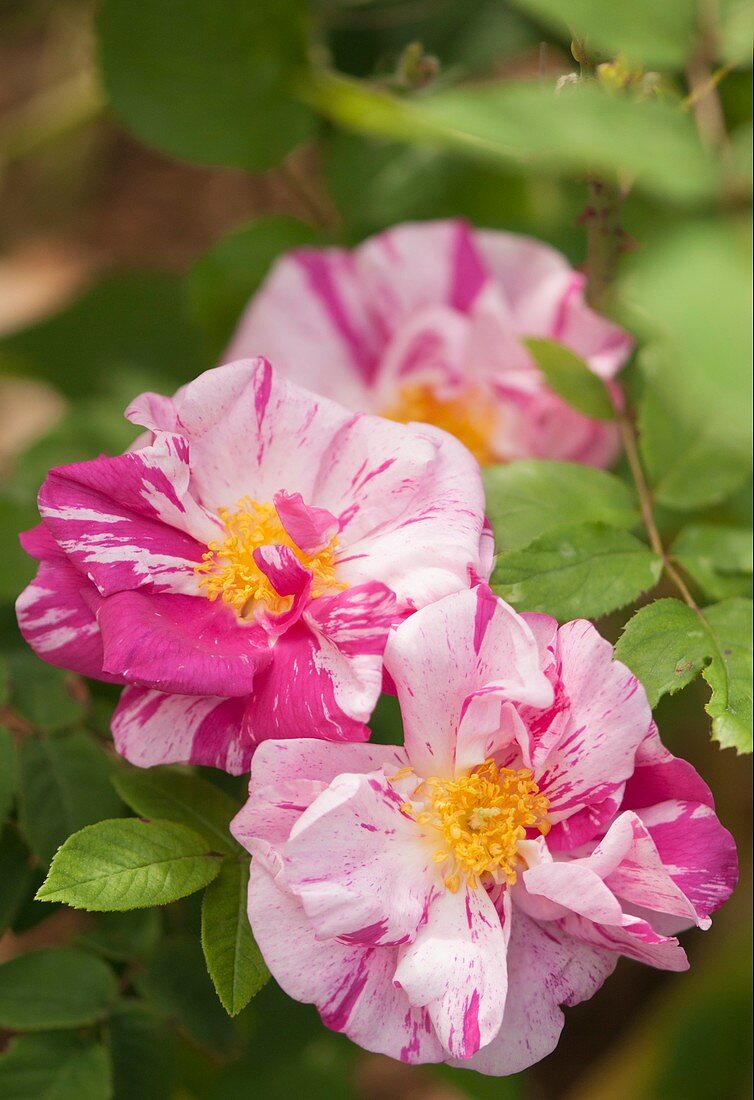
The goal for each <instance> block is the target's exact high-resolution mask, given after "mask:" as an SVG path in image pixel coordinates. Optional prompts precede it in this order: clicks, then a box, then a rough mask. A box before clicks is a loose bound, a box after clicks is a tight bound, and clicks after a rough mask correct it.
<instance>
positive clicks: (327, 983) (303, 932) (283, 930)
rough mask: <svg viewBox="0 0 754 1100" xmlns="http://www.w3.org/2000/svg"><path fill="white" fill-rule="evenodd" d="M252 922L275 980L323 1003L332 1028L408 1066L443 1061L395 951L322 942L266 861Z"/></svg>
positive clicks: (255, 877) (256, 873)
mask: <svg viewBox="0 0 754 1100" xmlns="http://www.w3.org/2000/svg"><path fill="white" fill-rule="evenodd" d="M249 920H250V921H251V926H252V929H253V931H254V936H255V938H256V941H257V943H258V944H259V947H260V949H261V951H262V954H263V956H264V959H265V962H266V963H267V965H268V967H269V968H270V970H271V971H272V974H273V975H274V977H275V980H276V981H277V982H278V983H279V985H280V986H281V987H282V988H283V989H284V990H285V992H286V993H288V994H289V996H291V997H294V998H295V999H296V1000H298V1001H304V1002H307V1003H314V1004H316V1006H317V1008H318V1009H319V1012H320V1014H321V1016H322V1020H323V1022H324V1023H325V1024H326V1026H327V1027H329V1028H332V1030H333V1031H342V1032H344V1033H345V1034H346V1035H348V1036H349V1038H350V1039H352V1040H353V1042H355V1043H358V1044H359V1045H360V1046H362V1047H364V1048H365V1049H366V1050H371V1051H375V1052H376V1053H380V1054H388V1055H390V1057H392V1058H399V1059H400V1060H401V1061H404V1062H440V1061H443V1059H444V1052H443V1049H442V1047H441V1045H440V1044H439V1042H438V1041H437V1039H436V1038H435V1036H434V1032H433V1029H432V1025H431V1023H430V1021H429V1016H428V1014H427V1012H426V1010H425V1009H416V1008H412V1007H411V1005H410V1004H409V1003H408V998H407V997H406V995H405V993H403V992H402V991H401V990H399V989H396V987H395V986H394V985H393V980H392V978H393V972H394V970H395V962H396V952H395V949H391V948H377V949H374V948H369V947H363V946H361V945H346V944H343V943H340V942H339V941H337V940H324V941H323V940H319V939H317V937H316V936H315V934H314V931H313V929H312V927H311V924H310V923H309V921H308V919H307V917H306V914H305V913H304V910H303V908H302V907H301V905H300V903H299V902H298V901H297V900H296V899H295V898H294V897H293V896H292V895H291V894H290V893H289V892H288V891H287V890H285V888H284V887H283V885H282V884H281V883H280V881H279V880H278V881H276V880H275V879H274V878H273V877H272V875H271V874H270V872H269V871H268V870H267V868H266V867H265V866H264V864H263V862H262V861H260V860H259V859H254V860H252V863H251V879H250V882H249Z"/></svg>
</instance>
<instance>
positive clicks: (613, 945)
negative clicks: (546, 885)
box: [560, 913, 689, 971]
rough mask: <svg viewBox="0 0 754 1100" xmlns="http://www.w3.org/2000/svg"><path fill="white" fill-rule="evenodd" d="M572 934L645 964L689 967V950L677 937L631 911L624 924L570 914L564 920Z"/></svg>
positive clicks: (676, 968) (659, 967)
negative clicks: (660, 930) (592, 919)
mask: <svg viewBox="0 0 754 1100" xmlns="http://www.w3.org/2000/svg"><path fill="white" fill-rule="evenodd" d="M560 923H561V925H562V927H563V929H564V931H566V932H567V933H568V934H569V935H571V936H573V937H575V938H576V939H577V940H580V941H581V942H582V943H586V944H590V945H591V946H592V947H598V948H601V949H602V950H604V951H614V952H615V953H616V954H618V955H625V956H626V958H629V959H634V960H635V961H636V962H640V963H646V964H647V965H648V966H654V967H656V968H657V969H658V970H675V971H680V970H688V968H689V961H688V959H687V958H686V952H685V951H684V950H683V948H682V947H681V945H680V944H679V942H678V940H677V939H675V937H674V936H664V935H661V934H660V933H659V932H655V930H654V928H652V926H651V924H649V923H648V922H647V921H645V920H642V919H641V918H640V917H634V916H631V915H629V914H624V915H623V920H622V923H621V925H615V924H596V923H595V922H593V921H590V920H587V919H586V918H585V917H580V916H578V915H577V914H575V913H569V914H568V916H567V917H565V918H564V919H563V920H562V921H561V922H560Z"/></svg>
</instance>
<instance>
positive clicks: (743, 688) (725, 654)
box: [702, 599, 752, 752]
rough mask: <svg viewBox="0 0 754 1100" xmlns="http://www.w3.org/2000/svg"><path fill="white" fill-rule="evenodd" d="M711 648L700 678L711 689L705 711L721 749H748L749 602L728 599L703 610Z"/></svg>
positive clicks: (750, 637)
mask: <svg viewBox="0 0 754 1100" xmlns="http://www.w3.org/2000/svg"><path fill="white" fill-rule="evenodd" d="M704 617H705V619H706V620H707V623H708V625H709V628H710V633H711V635H712V638H713V641H714V643H715V648H714V652H713V657H712V661H711V663H710V664H709V665H708V666H707V668H706V669H704V672H703V674H702V675H703V676H704V679H705V680H706V681H707V683H708V684H709V686H710V688H711V689H712V697H711V699H710V701H709V703H708V704H707V707H706V710H707V713H708V714H709V715H710V716H711V718H712V736H713V738H714V739H715V740H716V741H719V742H720V744H721V745H722V747H723V748H724V749H728V748H735V749H736V750H737V751H738V752H751V750H752V690H751V681H752V605H751V600H742V599H731V600H724V601H723V602H722V603H718V604H715V605H713V606H712V607H707V608H705V609H704Z"/></svg>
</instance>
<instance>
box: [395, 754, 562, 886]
mask: <svg viewBox="0 0 754 1100" xmlns="http://www.w3.org/2000/svg"><path fill="white" fill-rule="evenodd" d="M424 789H425V796H426V802H425V809H423V810H421V811H419V812H416V811H414V810H413V807H412V812H411V816H412V817H413V818H414V819H415V820H416V821H417V822H418V823H419V824H420V825H423V826H427V827H430V828H432V829H434V830H436V831H437V832H439V833H440V835H441V837H442V847H440V848H438V849H437V851H436V852H435V855H434V860H435V862H436V863H445V862H447V868H446V870H447V873H446V874H445V877H444V881H445V885H446V887H447V888H448V890H451V891H452V892H453V893H455V892H456V891H457V890H458V888H459V886H460V885H461V882H462V881H463V879H464V878H465V879H466V881H467V882H468V884H469V886H471V887H472V888H473V887H476V886H478V885H479V882H480V879H481V878H482V877H483V876H487V877H489V878H491V880H492V881H493V882H497V883H499V884H502V883H504V882H505V883H508V884H509V885H512V884H513V883H514V882H515V881H516V877H517V873H518V870H517V869H518V865H519V856H518V845H519V842H520V841H522V840H524V839H525V838H526V833H527V829H538V830H539V832H540V833H541V834H542V835H546V834H547V833H548V832H549V831H550V823H549V822H548V820H547V816H546V815H547V810H548V808H549V802H548V800H547V798H545V796H544V795H543V794H540V793H539V787H538V786H537V784H536V783H535V782H534V780H533V778H532V773H531V772H530V771H529V770H528V768H519V769H518V770H514V769H512V768H498V766H497V764H495V762H494V760H487V761H485V763H484V764H481V765H480V766H479V767H478V768H475V769H474V770H473V771H472V772H471V773H470V774H469V775H465V776H461V777H460V778H458V779H439V778H436V777H435V778H432V779H427V780H426V782H425V784H424ZM409 805H411V804H409Z"/></svg>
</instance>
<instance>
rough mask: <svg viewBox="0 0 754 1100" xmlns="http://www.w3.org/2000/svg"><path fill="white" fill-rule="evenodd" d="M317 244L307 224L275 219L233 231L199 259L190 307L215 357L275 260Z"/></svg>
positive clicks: (192, 272) (191, 278)
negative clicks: (306, 246)
mask: <svg viewBox="0 0 754 1100" xmlns="http://www.w3.org/2000/svg"><path fill="white" fill-rule="evenodd" d="M317 240H318V237H317V234H316V233H315V232H314V230H313V229H311V228H310V227H309V226H308V225H305V224H304V223H303V222H300V221H298V220H297V219H296V218H291V217H287V216H284V215H276V216H271V217H268V218H260V219H259V220H258V221H253V222H250V223H249V224H248V225H244V226H241V227H240V228H238V229H235V230H234V231H233V232H232V233H229V234H228V235H227V236H225V237H223V238H222V239H221V240H219V241H217V242H216V243H215V244H214V245H213V246H212V248H211V249H210V250H209V252H205V254H204V255H203V256H202V257H201V258H200V259H199V260H197V262H196V263H195V264H194V266H193V267H192V268H191V270H190V271H189V273H188V276H187V282H186V291H187V296H188V308H189V311H190V313H191V316H192V317H193V318H194V319H195V321H196V323H197V325H198V326H199V327H200V328H201V329H202V330H203V331H204V333H205V334H206V335H207V337H208V342H209V346H210V348H211V350H212V352H213V353H216V354H220V352H222V351H223V349H224V348H225V346H226V344H227V342H228V340H229V339H230V337H231V335H232V332H233V329H234V327H235V325H236V322H237V321H238V319H239V317H240V316H241V314H242V312H243V310H244V308H245V307H246V305H247V303H248V302H249V300H250V298H251V296H252V295H253V294H254V292H255V291H256V290H257V288H258V287H259V285H260V283H261V282H262V280H263V279H264V277H265V275H266V274H267V272H268V271H269V269H270V267H271V265H272V263H273V261H274V260H275V259H277V257H278V256H280V255H282V254H283V253H284V252H288V251H289V250H290V249H292V248H301V247H302V246H304V245H312V244H315V243H316V242H317ZM260 351H262V352H263V351H264V348H261V349H260Z"/></svg>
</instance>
